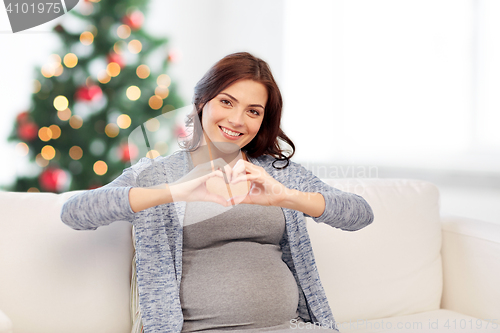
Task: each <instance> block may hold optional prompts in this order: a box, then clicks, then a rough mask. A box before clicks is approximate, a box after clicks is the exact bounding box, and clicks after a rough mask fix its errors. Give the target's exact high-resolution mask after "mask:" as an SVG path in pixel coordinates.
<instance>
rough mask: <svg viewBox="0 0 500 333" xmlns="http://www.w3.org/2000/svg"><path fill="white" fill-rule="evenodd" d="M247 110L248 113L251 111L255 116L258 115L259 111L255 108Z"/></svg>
mask: <svg viewBox="0 0 500 333" xmlns="http://www.w3.org/2000/svg"><path fill="white" fill-rule="evenodd" d="M249 111H250V113H252V114H253V115H256V116H258V115H260V112H259V111H257V110H254V109H252V110H249Z"/></svg>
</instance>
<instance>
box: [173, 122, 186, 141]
mask: <svg viewBox="0 0 500 333" xmlns="http://www.w3.org/2000/svg"><path fill="white" fill-rule="evenodd" d="M174 135H175V137H177V138H179V137H180V138H184V137H186V136H187V135H188V133H187V132H186V129H185V128H184V126H181V125H177V126H176V127H175V129H174Z"/></svg>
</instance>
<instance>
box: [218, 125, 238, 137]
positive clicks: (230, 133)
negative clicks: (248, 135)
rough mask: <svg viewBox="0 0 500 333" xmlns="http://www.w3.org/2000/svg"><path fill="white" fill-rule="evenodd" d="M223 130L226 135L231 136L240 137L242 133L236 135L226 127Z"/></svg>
mask: <svg viewBox="0 0 500 333" xmlns="http://www.w3.org/2000/svg"><path fill="white" fill-rule="evenodd" d="M221 129H222V130H223V131H224V133H226V134H229V135H231V136H240V133H236V132H233V131H230V130H228V129H225V128H224V127H221Z"/></svg>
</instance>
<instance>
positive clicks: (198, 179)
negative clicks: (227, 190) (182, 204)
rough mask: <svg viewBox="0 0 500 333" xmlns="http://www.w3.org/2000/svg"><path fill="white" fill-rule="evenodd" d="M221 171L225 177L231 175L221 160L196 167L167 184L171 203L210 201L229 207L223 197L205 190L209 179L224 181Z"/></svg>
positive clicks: (226, 165)
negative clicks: (217, 178) (215, 178)
mask: <svg viewBox="0 0 500 333" xmlns="http://www.w3.org/2000/svg"><path fill="white" fill-rule="evenodd" d="M213 170H215V171H213ZM221 170H224V171H225V173H226V174H227V175H230V174H231V168H230V167H229V165H228V164H227V163H226V162H225V161H224V160H223V159H222V158H218V159H216V160H214V161H209V162H206V163H203V164H199V165H197V166H196V167H195V168H194V169H193V170H191V171H190V172H189V173H188V174H187V175H185V176H184V177H182V178H181V179H179V180H177V181H176V182H174V183H171V184H168V186H169V189H170V194H171V196H172V201H173V202H176V201H188V202H189V201H211V202H215V203H218V204H220V205H222V206H225V207H226V206H228V205H230V203H229V202H228V201H227V200H226V199H225V198H224V197H223V196H221V195H218V194H215V193H212V192H210V191H209V190H208V189H207V185H206V183H207V181H208V180H209V179H210V178H213V177H219V178H221V179H224V175H223V173H222V171H221Z"/></svg>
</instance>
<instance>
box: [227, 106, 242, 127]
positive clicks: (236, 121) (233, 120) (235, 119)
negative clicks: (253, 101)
mask: <svg viewBox="0 0 500 333" xmlns="http://www.w3.org/2000/svg"><path fill="white" fill-rule="evenodd" d="M243 115H244V113H243V111H240V110H234V112H232V113H231V115H230V116H229V117H228V118H227V121H228V122H229V123H230V124H231V125H233V126H234V127H238V126H243V123H244V120H243Z"/></svg>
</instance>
